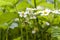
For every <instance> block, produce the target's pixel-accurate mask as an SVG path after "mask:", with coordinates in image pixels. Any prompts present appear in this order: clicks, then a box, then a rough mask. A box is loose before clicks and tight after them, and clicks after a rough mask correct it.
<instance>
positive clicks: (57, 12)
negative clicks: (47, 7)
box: [52, 10, 60, 14]
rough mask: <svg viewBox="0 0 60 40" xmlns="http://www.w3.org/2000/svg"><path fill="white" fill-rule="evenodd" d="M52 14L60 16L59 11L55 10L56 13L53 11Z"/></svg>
mask: <svg viewBox="0 0 60 40" xmlns="http://www.w3.org/2000/svg"><path fill="white" fill-rule="evenodd" d="M52 13H55V14H60V13H59V11H58V10H54V11H52Z"/></svg>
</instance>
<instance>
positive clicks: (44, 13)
mask: <svg viewBox="0 0 60 40" xmlns="http://www.w3.org/2000/svg"><path fill="white" fill-rule="evenodd" d="M50 12H51V10H49V9H45V10H44V11H41V13H42V14H41V16H47V15H49V13H50Z"/></svg>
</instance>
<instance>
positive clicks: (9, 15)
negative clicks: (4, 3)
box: [0, 13, 17, 24]
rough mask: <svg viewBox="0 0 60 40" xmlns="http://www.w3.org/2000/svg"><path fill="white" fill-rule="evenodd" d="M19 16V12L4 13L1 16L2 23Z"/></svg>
mask: <svg viewBox="0 0 60 40" xmlns="http://www.w3.org/2000/svg"><path fill="white" fill-rule="evenodd" d="M16 17H17V13H4V14H2V15H1V16H0V24H2V23H5V22H8V21H10V20H12V19H14V18H16Z"/></svg>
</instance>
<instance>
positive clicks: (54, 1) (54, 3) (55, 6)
mask: <svg viewBox="0 0 60 40" xmlns="http://www.w3.org/2000/svg"><path fill="white" fill-rule="evenodd" d="M54 9H56V0H54Z"/></svg>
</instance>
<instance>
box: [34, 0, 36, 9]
mask: <svg viewBox="0 0 60 40" xmlns="http://www.w3.org/2000/svg"><path fill="white" fill-rule="evenodd" d="M34 6H35V8H36V0H34Z"/></svg>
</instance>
